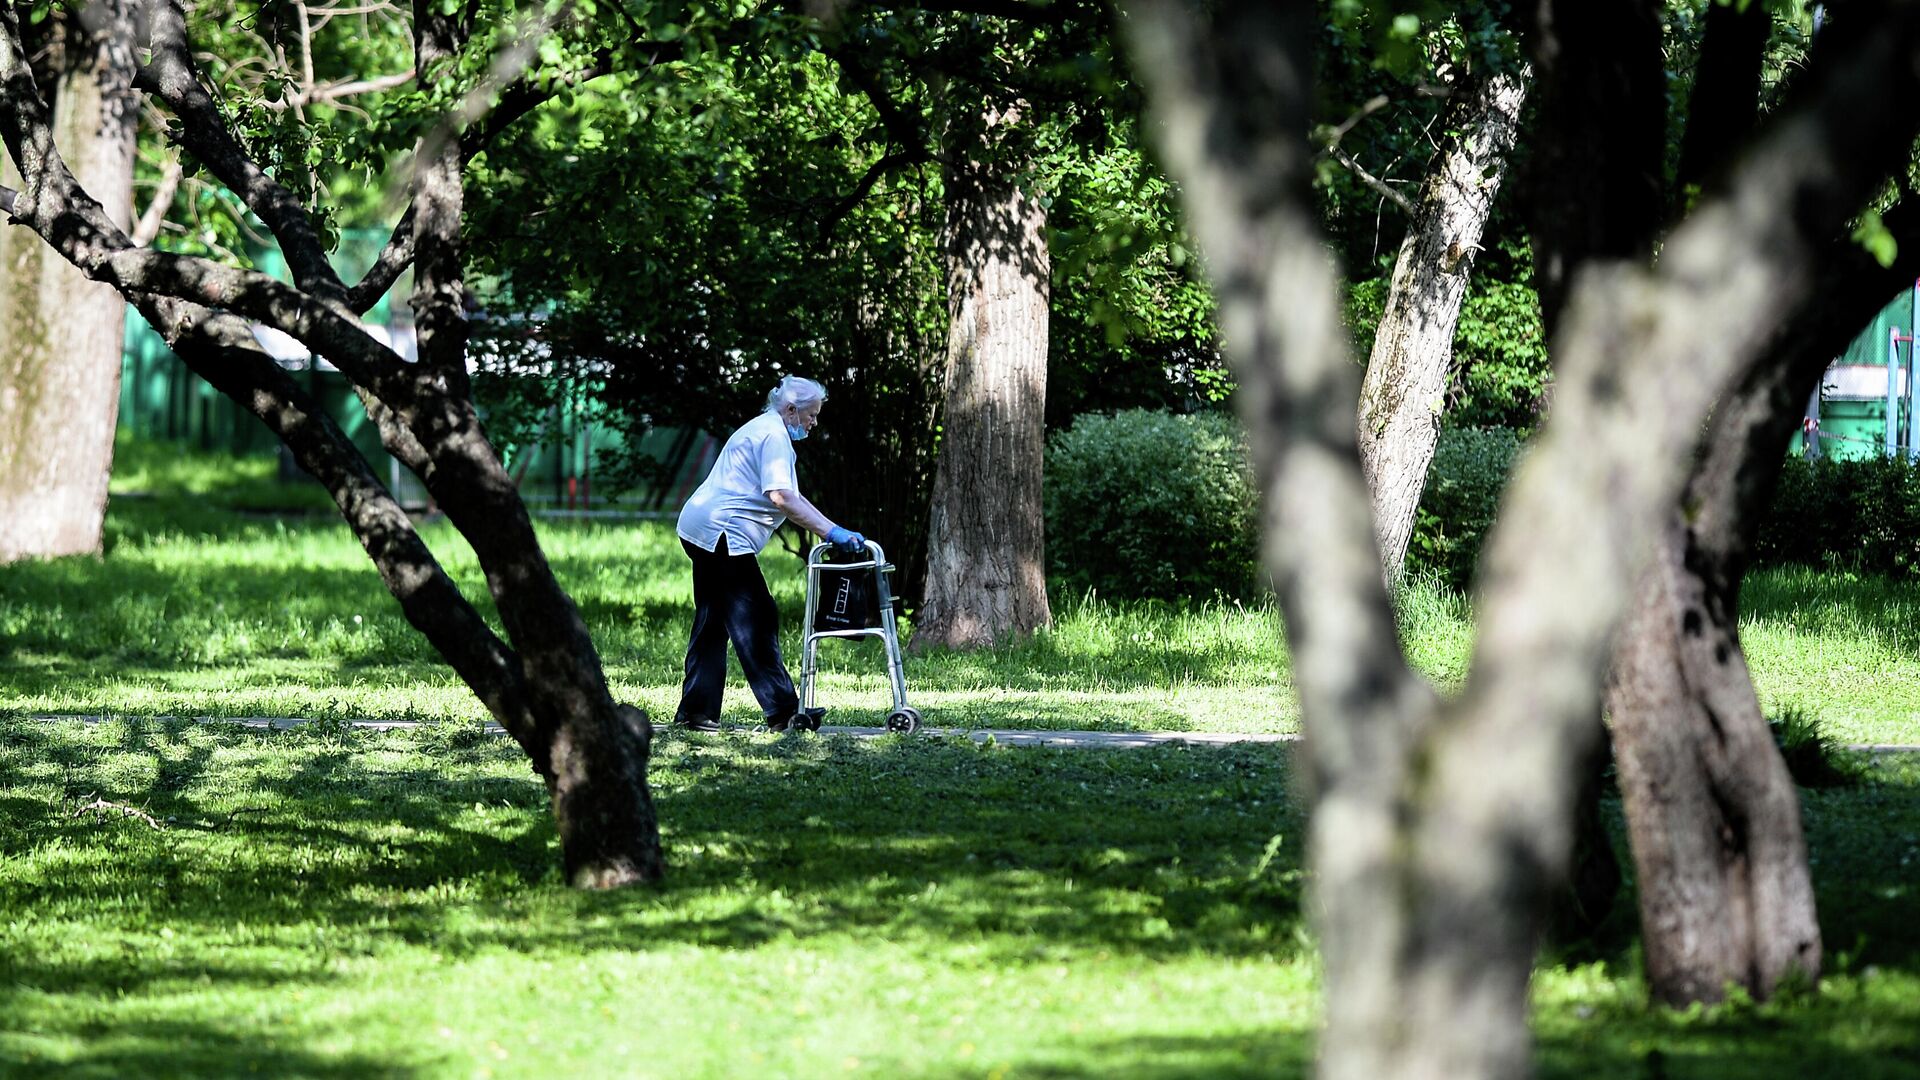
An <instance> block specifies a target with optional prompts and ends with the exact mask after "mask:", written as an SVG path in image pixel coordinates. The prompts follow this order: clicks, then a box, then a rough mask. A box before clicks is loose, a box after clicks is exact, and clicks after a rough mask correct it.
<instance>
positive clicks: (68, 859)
mask: <svg viewBox="0 0 1920 1080" xmlns="http://www.w3.org/2000/svg"><path fill="white" fill-rule="evenodd" d="M1291 753H1292V752H1291V751H1290V750H1289V749H1287V748H1285V747H1281V746H1273V745H1264V746H1262V745H1249V746H1239V747H1232V748H1226V749H1204V748H1203V749H1182V748H1163V749H1158V750H1147V751H1128V752H1100V751H1069V750H1034V749H1027V748H1020V749H1010V748H1005V747H998V748H996V747H985V748H976V747H974V746H973V745H971V744H969V743H963V742H962V743H948V742H938V741H929V740H918V741H912V742H908V741H902V740H897V739H888V740H880V741H877V742H861V741H856V740H852V739H846V738H831V739H821V738H814V737H793V738H786V739H779V738H775V737H772V736H741V735H732V736H720V737H692V738H668V739H665V740H663V742H662V744H661V747H660V751H659V754H658V756H657V758H656V766H655V770H654V783H655V787H656V792H657V797H658V803H659V808H660V813H661V818H662V821H663V829H664V834H665V839H666V842H667V844H668V847H669V858H670V873H671V877H670V881H669V884H668V886H667V887H666V888H664V889H659V890H636V891H629V892H624V893H621V894H618V895H586V894H581V893H577V892H574V891H571V890H569V889H567V888H565V887H563V886H562V885H561V884H560V882H559V880H558V875H557V873H556V872H555V864H556V862H557V851H556V841H555V838H554V834H553V828H552V825H551V822H550V819H549V817H548V815H547V811H546V808H545V800H544V797H543V791H542V789H541V787H540V785H539V784H538V783H537V782H536V781H535V780H534V779H533V778H532V777H531V776H530V775H529V773H528V770H527V768H526V766H525V764H524V762H523V761H521V760H520V759H519V757H518V755H517V752H516V751H515V750H514V748H513V747H512V745H511V744H510V743H508V742H507V741H506V740H502V739H488V738H485V737H481V736H477V735H476V734H474V732H473V730H472V729H471V728H465V727H460V726H448V725H435V726H432V727H428V728H424V729H419V730H414V731H406V732H392V733H371V732H341V731H338V730H335V731H328V730H325V729H308V730H303V731H298V732H292V733H266V732H258V731H246V730H236V729H230V728H223V727H217V726H209V725H198V724H186V723H174V724H157V723H153V722H146V721H114V722H111V723H106V724H96V725H86V724H81V723H77V722H73V721H62V722H55V723H45V722H37V721H25V720H13V721H0V806H4V813H3V814H0V855H3V857H0V1074H3V1075H6V1076H9V1077H41V1076H47V1077H52V1076H60V1077H116V1078H117V1077H142V1076H180V1075H246V1074H263V1075H272V1076H281V1077H286V1076H395V1077H398V1076H475V1075H494V1076H503V1077H505V1076H529V1077H533V1076H554V1075H582V1076H659V1077H707V1076H712V1077H734V1076H754V1077H761V1076H766V1077H780V1076H788V1077H818V1076H841V1075H851V1076H886V1077H895V1076H904V1077H989V1076H1015V1077H1053V1078H1058V1077H1139V1078H1171V1077H1203V1076H1204V1077H1253V1076H1276V1075H1277V1076H1290V1075H1300V1074H1302V1073H1303V1072H1304V1070H1305V1068H1306V1063H1307V1062H1308V1061H1309V1060H1310V1056H1311V1040H1312V1032H1313V1030H1314V1025H1315V1022H1316V1016H1317V1004H1316V1000H1317V981H1316V979H1317V976H1316V969H1315V964H1314V962H1313V960H1312V956H1311V948H1310V942H1309V941H1308V940H1307V938H1306V936H1305V934H1304V932H1303V930H1302V928H1301V916H1300V890H1301V887H1302V881H1301V874H1300V870H1299V866H1300V861H1299V860H1300V837H1301V835H1302V832H1303V826H1302V822H1301V818H1300V810H1299V807H1298V805H1297V802H1296V801H1295V798H1294V792H1295V791H1296V785H1295V784H1294V782H1293V776H1294V772H1293V768H1292V765H1291ZM1866 768H1867V769H1868V771H1869V773H1870V774H1871V775H1872V776H1873V780H1872V782H1871V784H1869V785H1866V786H1861V787H1856V788H1850V789H1842V790H1838V791H1831V792H1820V793H1814V794H1810V795H1809V796H1808V800H1807V806H1808V818H1809V823H1810V834H1811V842H1812V844H1813V849H1814V852H1815V856H1816V862H1815V867H1816V872H1817V873H1818V875H1819V878H1820V890H1821V893H1820V900H1821V907H1822V912H1823V918H1824V920H1825V927H1826V933H1827V938H1828V940H1829V942H1831V943H1832V945H1833V946H1837V947H1841V948H1844V949H1846V950H1848V951H1849V952H1850V953H1851V955H1850V956H1848V957H1847V958H1845V959H1844V960H1843V961H1842V962H1841V963H1840V965H1839V968H1840V970H1838V972H1837V973H1835V974H1832V975H1830V976H1829V977H1828V978H1826V979H1825V980H1823V983H1822V985H1821V988H1820V990H1819V992H1818V993H1817V994H1804V995H1801V996H1799V997H1797V998H1794V999H1792V1000H1789V1001H1787V1002H1785V1003H1781V1004H1769V1005H1765V1006H1758V1007H1756V1006H1752V1005H1746V1006H1739V1005H1735V1006H1727V1007H1722V1008H1719V1009H1715V1010H1706V1011H1698V1012H1696V1013H1690V1014H1689V1013H1679V1014H1676V1013H1669V1012H1661V1011H1649V1010H1648V1009H1647V1008H1646V1006H1645V991H1644V987H1643V985H1642V984H1641V982H1640V980H1639V978H1638V976H1637V975H1636V973H1635V969H1634V963H1633V959H1632V956H1631V954H1630V953H1620V954H1618V955H1615V956H1613V957H1612V958H1611V959H1608V960H1606V961H1604V962H1600V963H1591V964H1586V965H1582V966H1574V967H1566V966H1560V965H1553V964H1549V965H1545V966H1543V967H1542V968H1541V970H1540V972H1539V974H1538V976H1537V980H1536V994H1535V997H1536V1003H1537V1018H1536V1030H1537V1032H1538V1035H1539V1039H1540V1044H1541V1046H1540V1053H1541V1060H1542V1063H1543V1069H1544V1071H1545V1072H1546V1074H1547V1075H1550V1076H1565V1077H1594V1076H1620V1077H1639V1076H1644V1075H1647V1074H1648V1072H1647V1058H1648V1055H1649V1054H1650V1053H1655V1052H1657V1053H1658V1054H1660V1055H1661V1056H1662V1057H1663V1058H1664V1060H1665V1063H1666V1068H1667V1072H1666V1075H1668V1076H1673V1077H1683V1076H1693V1077H1702V1078H1705V1077H1715V1078H1718V1077H1756V1078H1758V1077H1779V1076H1798V1077H1812V1076H1832V1077H1845V1078H1847V1080H1862V1078H1867V1077H1895V1076H1916V1075H1920V931H1916V929H1915V928H1914V924H1913V921H1912V920H1911V919H1910V918H1909V913H1910V912H1911V910H1912V905H1913V903H1914V901H1915V899H1916V898H1915V896H1914V888H1913V880H1914V878H1913V873H1912V870H1911V866H1912V864H1913V861H1914V860H1915V859H1916V858H1920V854H1916V847H1915V843H1916V841H1915V837H1916V833H1920V762H1916V761H1914V760H1913V759H1912V758H1907V759H1905V760H1904V761H1903V760H1900V759H1893V760H1890V761H1884V762H1881V763H1878V764H1875V765H1872V766H1867V767H1866ZM96 798H104V799H107V800H109V801H112V802H116V803H124V804H127V805H131V806H135V807H139V808H142V809H143V810H145V811H146V812H148V813H150V814H152V815H153V816H154V817H155V818H156V820H159V821H161V823H162V824H163V826H164V827H163V828H162V829H154V828H152V827H150V826H149V825H147V824H146V823H144V822H143V821H141V820H139V819H137V818H130V817H126V816H122V815H120V814H118V813H113V812H108V813H99V812H81V811H80V807H82V806H84V805H87V804H88V803H89V802H91V801H92V800H94V799H96Z"/></svg>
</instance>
